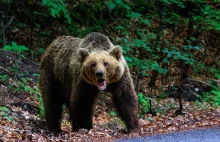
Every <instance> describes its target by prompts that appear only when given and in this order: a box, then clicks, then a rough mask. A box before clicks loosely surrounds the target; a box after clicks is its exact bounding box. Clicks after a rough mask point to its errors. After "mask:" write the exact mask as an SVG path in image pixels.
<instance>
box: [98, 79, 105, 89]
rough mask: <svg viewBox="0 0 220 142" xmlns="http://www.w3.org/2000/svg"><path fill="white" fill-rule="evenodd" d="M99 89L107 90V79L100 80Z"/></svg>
mask: <svg viewBox="0 0 220 142" xmlns="http://www.w3.org/2000/svg"><path fill="white" fill-rule="evenodd" d="M98 88H99V90H100V91H102V90H105V89H106V81H105V79H99V80H98Z"/></svg>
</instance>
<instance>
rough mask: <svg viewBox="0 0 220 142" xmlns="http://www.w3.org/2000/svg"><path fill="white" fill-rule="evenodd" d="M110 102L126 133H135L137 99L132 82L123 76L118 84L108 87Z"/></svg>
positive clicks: (137, 125)
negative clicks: (110, 95)
mask: <svg viewBox="0 0 220 142" xmlns="http://www.w3.org/2000/svg"><path fill="white" fill-rule="evenodd" d="M110 92H111V93H112V101H113V104H114V106H115V108H116V111H117V112H118V114H119V116H120V117H121V119H122V120H123V121H124V122H125V124H126V126H127V129H128V132H136V131H137V130H138V129H139V123H138V97H137V95H136V93H135V91H134V86H133V84H132V80H131V78H130V77H129V76H126V75H123V77H122V78H121V80H120V81H119V82H116V83H113V84H111V85H110Z"/></svg>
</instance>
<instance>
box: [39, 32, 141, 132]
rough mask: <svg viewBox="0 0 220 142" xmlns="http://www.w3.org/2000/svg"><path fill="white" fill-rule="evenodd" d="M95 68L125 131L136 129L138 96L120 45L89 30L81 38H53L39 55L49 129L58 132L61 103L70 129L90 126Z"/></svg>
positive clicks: (95, 87) (96, 90) (89, 127)
mask: <svg viewBox="0 0 220 142" xmlns="http://www.w3.org/2000/svg"><path fill="white" fill-rule="evenodd" d="M106 62H107V63H108V64H107V65H106ZM94 64H95V65H94ZM93 66H94V67H93ZM98 71H102V72H103V77H102V79H103V80H106V84H107V87H106V90H105V91H107V92H109V93H111V94H112V100H113V103H114V106H115V108H116V110H117V112H118V114H119V116H120V117H121V119H122V120H123V121H124V122H125V124H126V126H127V128H128V131H129V132H131V131H136V130H137V129H138V117H137V114H138V98H137V95H136V94H135V91H134V85H133V83H132V79H131V77H130V73H129V69H128V67H127V64H126V62H125V60H124V58H123V56H122V54H121V48H120V47H118V46H114V45H113V44H112V43H111V42H110V41H109V39H108V37H106V36H104V35H103V34H100V33H91V34H89V35H88V36H86V37H85V38H83V39H79V38H74V37H70V36H62V37H59V38H57V39H56V40H55V41H54V42H53V43H52V44H51V45H50V46H49V47H48V49H47V51H46V52H45V54H44V56H43V58H42V62H41V68H40V78H39V86H40V90H41V93H42V96H43V101H44V108H45V118H46V122H47V126H48V128H49V129H50V130H55V131H60V121H61V114H62V105H63V104H65V105H66V106H67V108H68V109H69V112H70V118H71V121H72V130H73V131H77V130H79V129H80V128H85V129H91V128H92V116H93V105H94V101H95V99H96V97H97V95H98V93H99V92H100V91H99V89H98V88H97V85H98V83H97V82H98V80H97V72H98Z"/></svg>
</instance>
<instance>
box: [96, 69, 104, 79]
mask: <svg viewBox="0 0 220 142" xmlns="http://www.w3.org/2000/svg"><path fill="white" fill-rule="evenodd" d="M96 77H97V78H98V79H102V77H103V71H100V70H99V71H97V72H96Z"/></svg>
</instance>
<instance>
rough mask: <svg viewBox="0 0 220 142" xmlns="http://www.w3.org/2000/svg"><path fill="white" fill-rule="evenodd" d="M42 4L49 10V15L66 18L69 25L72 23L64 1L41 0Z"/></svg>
mask: <svg viewBox="0 0 220 142" xmlns="http://www.w3.org/2000/svg"><path fill="white" fill-rule="evenodd" d="M42 3H43V4H44V5H46V6H47V7H49V8H50V12H51V15H52V16H53V17H54V18H56V17H58V18H59V17H60V15H61V14H63V16H64V17H65V18H66V20H67V22H68V23H69V24H71V23H72V19H71V17H70V15H69V13H68V10H67V7H66V4H65V2H64V0H42Z"/></svg>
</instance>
